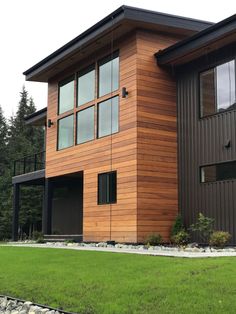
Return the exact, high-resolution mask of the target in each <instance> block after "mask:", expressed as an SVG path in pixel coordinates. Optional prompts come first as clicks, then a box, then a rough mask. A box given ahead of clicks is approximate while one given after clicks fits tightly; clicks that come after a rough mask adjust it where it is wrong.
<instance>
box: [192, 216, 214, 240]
mask: <svg viewBox="0 0 236 314" xmlns="http://www.w3.org/2000/svg"><path fill="white" fill-rule="evenodd" d="M213 223H214V219H213V218H209V217H206V216H204V215H203V214H202V213H199V216H198V219H197V222H196V223H195V224H192V225H191V226H190V228H189V229H190V230H191V231H193V232H198V233H199V237H200V239H201V241H202V242H203V243H209V239H210V235H211V234H212V232H213Z"/></svg>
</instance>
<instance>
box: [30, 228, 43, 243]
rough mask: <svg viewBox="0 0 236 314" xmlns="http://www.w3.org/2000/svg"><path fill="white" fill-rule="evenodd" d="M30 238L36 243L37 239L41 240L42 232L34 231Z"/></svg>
mask: <svg viewBox="0 0 236 314" xmlns="http://www.w3.org/2000/svg"><path fill="white" fill-rule="evenodd" d="M32 238H33V240H35V241H37V240H38V239H42V238H43V234H42V232H40V231H37V230H36V231H34V232H33V234H32Z"/></svg>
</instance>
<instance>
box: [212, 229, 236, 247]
mask: <svg viewBox="0 0 236 314" xmlns="http://www.w3.org/2000/svg"><path fill="white" fill-rule="evenodd" d="M230 238H231V235H230V234H229V232H226V231H214V232H212V234H211V235H210V241H209V244H210V246H213V247H217V248H223V247H225V245H226V244H227V243H228V242H229V240H230Z"/></svg>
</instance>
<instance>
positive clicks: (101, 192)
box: [98, 171, 117, 205]
mask: <svg viewBox="0 0 236 314" xmlns="http://www.w3.org/2000/svg"><path fill="white" fill-rule="evenodd" d="M116 186H117V183H116V171H112V172H106V173H101V174H99V175H98V205H102V204H112V203H116V194H117V192H116V189H117V187H116Z"/></svg>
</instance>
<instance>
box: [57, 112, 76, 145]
mask: <svg viewBox="0 0 236 314" xmlns="http://www.w3.org/2000/svg"><path fill="white" fill-rule="evenodd" d="M73 144H74V115H70V116H67V117H65V118H62V119H60V120H58V149H59V150H60V149H63V148H67V147H70V146H73Z"/></svg>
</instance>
